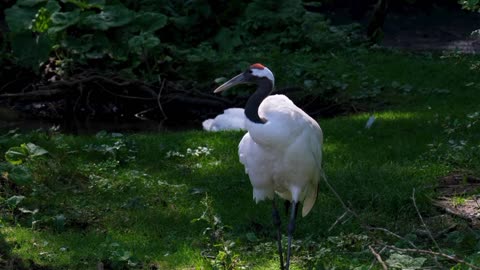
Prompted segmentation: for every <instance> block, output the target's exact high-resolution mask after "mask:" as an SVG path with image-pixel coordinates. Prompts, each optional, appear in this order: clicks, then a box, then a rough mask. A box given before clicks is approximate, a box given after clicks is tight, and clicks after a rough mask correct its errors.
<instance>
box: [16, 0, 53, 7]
mask: <svg viewBox="0 0 480 270" xmlns="http://www.w3.org/2000/svg"><path fill="white" fill-rule="evenodd" d="M43 2H47V0H18V1H17V5H19V6H24V7H33V6H35V5H38V4H40V3H43Z"/></svg>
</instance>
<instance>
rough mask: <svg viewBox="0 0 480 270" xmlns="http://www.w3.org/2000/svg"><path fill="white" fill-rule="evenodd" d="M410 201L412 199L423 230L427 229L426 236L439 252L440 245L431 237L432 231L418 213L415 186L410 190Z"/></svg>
mask: <svg viewBox="0 0 480 270" xmlns="http://www.w3.org/2000/svg"><path fill="white" fill-rule="evenodd" d="M412 201H413V206H414V207H415V211H417V214H418V217H419V218H420V221H421V222H422V225H423V227H424V228H425V230H426V231H427V233H428V236H429V237H430V239H431V240H432V241H433V244H434V245H435V247H436V248H437V250H438V251H440V252H441V251H442V250H441V249H440V246H439V245H438V243H437V241H436V240H435V238H434V237H433V235H432V232H431V231H430V229H429V228H428V227H427V224H425V221H424V220H423V217H422V215H421V214H420V210H418V207H417V202H416V200H415V188H413V190H412Z"/></svg>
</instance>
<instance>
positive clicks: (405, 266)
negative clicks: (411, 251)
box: [385, 253, 427, 270]
mask: <svg viewBox="0 0 480 270" xmlns="http://www.w3.org/2000/svg"><path fill="white" fill-rule="evenodd" d="M426 260H427V259H426V258H424V257H418V258H415V257H412V256H409V255H405V254H400V253H393V254H391V255H390V257H389V258H388V259H387V260H386V261H385V262H386V263H387V264H388V266H390V267H392V268H399V269H402V270H414V269H421V268H422V266H423V264H424V263H425V261H426Z"/></svg>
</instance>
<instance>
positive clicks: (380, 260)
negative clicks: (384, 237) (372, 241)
mask: <svg viewBox="0 0 480 270" xmlns="http://www.w3.org/2000/svg"><path fill="white" fill-rule="evenodd" d="M368 248H369V249H370V252H372V254H373V256H375V258H376V259H377V261H378V262H379V263H380V264H381V265H382V268H383V270H388V267H387V265H386V264H385V262H384V261H383V260H382V256H380V254H379V253H377V252H376V251H375V249H373V248H372V246H368Z"/></svg>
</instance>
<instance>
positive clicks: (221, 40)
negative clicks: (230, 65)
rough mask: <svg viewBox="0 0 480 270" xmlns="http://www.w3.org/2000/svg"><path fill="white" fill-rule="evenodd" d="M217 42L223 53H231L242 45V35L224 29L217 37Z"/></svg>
mask: <svg viewBox="0 0 480 270" xmlns="http://www.w3.org/2000/svg"><path fill="white" fill-rule="evenodd" d="M215 42H216V43H217V44H218V47H219V48H220V50H222V51H231V50H233V49H235V47H238V46H240V45H241V44H242V40H241V39H240V34H239V33H238V32H236V31H232V30H230V29H228V28H226V27H223V28H222V29H220V31H219V32H218V34H217V36H216V37H215Z"/></svg>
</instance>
